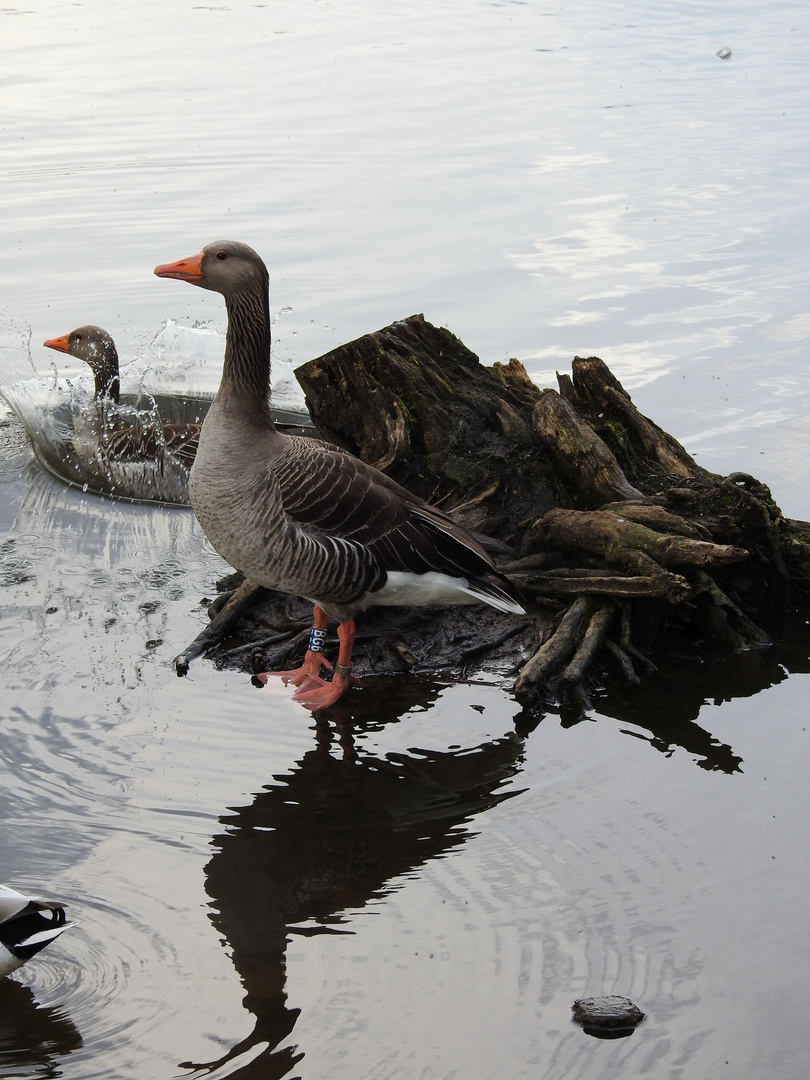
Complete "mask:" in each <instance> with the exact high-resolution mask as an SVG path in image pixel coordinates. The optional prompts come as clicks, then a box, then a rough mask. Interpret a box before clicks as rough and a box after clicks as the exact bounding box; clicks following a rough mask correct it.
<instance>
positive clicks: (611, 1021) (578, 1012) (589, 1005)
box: [571, 994, 644, 1039]
mask: <svg viewBox="0 0 810 1080" xmlns="http://www.w3.org/2000/svg"><path fill="white" fill-rule="evenodd" d="M571 1007H572V1009H573V1012H574V1020H576V1021H577V1023H579V1024H582V1027H583V1030H584V1031H585V1032H586V1034H588V1035H594V1036H595V1037H596V1038H598V1039H623V1038H625V1037H626V1036H627V1035H630V1034H632V1032H633V1030H634V1028H636V1027H637V1026H638V1025H639V1024H640V1023H641V1021H642V1020H643V1019H644V1013H643V1012H642V1011H641V1009H639V1007H638V1005H636V1004H634V1003H633V1002H632V1001H631V1000H630V998H626V997H621V996H619V995H618V994H605V995H603V996H602V997H593V998H580V999H579V1000H577V1001H575V1002H574V1004H573V1005H572V1006H571Z"/></svg>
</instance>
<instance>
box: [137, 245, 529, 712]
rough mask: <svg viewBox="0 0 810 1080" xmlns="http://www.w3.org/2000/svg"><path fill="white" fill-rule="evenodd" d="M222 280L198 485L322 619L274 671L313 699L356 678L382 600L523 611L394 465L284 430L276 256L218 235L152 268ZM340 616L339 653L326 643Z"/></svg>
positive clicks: (230, 540)
mask: <svg viewBox="0 0 810 1080" xmlns="http://www.w3.org/2000/svg"><path fill="white" fill-rule="evenodd" d="M155 273H156V274H157V276H158V277H163V278H175V279H177V280H179V281H187V282H189V284H191V285H198V286H199V287H200V288H203V289H210V290H212V291H214V292H219V293H221V294H222V296H223V297H224V298H225V307H226V310H227V315H228V330H227V335H226V340H225V360H224V366H223V372H222V381H221V383H220V386H219V390H218V392H217V395H216V397H215V398H214V402H213V404H212V406H211V409H210V411H209V412H208V414H207V416H206V418H205V420H204V422H203V426H202V431H201V433H200V443H199V450H198V451H197V457H196V460H195V462H194V467H193V469H192V471H191V477H190V479H189V495H190V499H191V505H192V507H193V509H194V513H195V514H196V516H197V518H198V520H199V522H200V525H201V526H202V528H203V531H204V533H205V535H206V536H207V537H208V539H209V541H210V542H211V544H212V545H213V546H214V548H215V549H216V550H217V551H218V552H219V553H220V555H222V557H223V558H224V559H225V560H226V561H227V562H229V563H230V564H231V566H233V567H234V568H236V569H237V570H241V571H242V573H243V574H244V575H245V576H246V577H247V578H249V579H250V580H251V581H254V582H256V583H258V584H260V585H265V586H266V587H268V588H270V589H276V590H278V591H281V592H286V593H292V594H294V595H297V596H302V597H305V598H307V599H309V600H310V601H311V602H312V603H313V604H314V605H315V610H314V626H313V630H312V635H311V637H310V644H309V648H308V649H307V652H306V655H305V657H304V662H303V664H302V666H301V667H300V668H297V669H296V670H294V671H285V672H276V673H274V674H279V675H281V676H282V677H283V678H284V679H285V681H287V682H292V683H293V684H294V685H295V686H296V688H297V689H296V692H295V694H294V697H295V699H296V700H297V701H299V702H301V703H302V704H303V705H305V706H306V707H307V708H310V709H320V708H325V707H327V706H329V705H331V704H333V703H334V702H335V701H337V700H338V698H339V697H340V696H341V695H342V694H343V693H344V692H345V691H346V690H347V688H348V687H349V686H350V684H351V681H352V676H351V657H352V646H353V643H354V636H355V624H354V618H355V616H356V615H357V614H358V613H359V612H362V611H363V610H365V609H366V608H369V607H372V606H375V605H380V604H384V605H402V606H423V605H447V604H479V603H483V604H489V605H490V606H491V607H494V608H497V609H498V610H500V611H503V612H508V613H514V614H520V615H522V614H525V612H524V609H523V607H522V606H521V604H520V603H519V602H518V600H517V599H516V597H515V596H514V595H513V593H512V591H511V588H510V586H509V583H508V582H506V581H505V579H501V582H500V583H499V582H497V581H494V580H492V575H493V573H496V572H495V568H494V565H493V562H492V559H491V557H490V555H489V554H488V553H487V552H486V551H485V550H484V548H483V547H482V545H481V543H480V542H479V540H478V539H477V538H476V537H474V536H473V535H472V534H471V533H470V532H468V531H467V530H466V529H463V528H462V527H461V526H459V525H456V524H455V523H454V522H453V521H452V519H451V518H450V517H448V515H447V514H445V513H444V512H443V511H442V510H439V509H438V508H437V507H434V506H430V505H428V504H427V503H425V502H424V501H423V500H422V499H420V498H418V497H417V496H416V495H413V494H412V493H411V492H409V491H407V490H406V489H405V488H403V487H401V486H400V485H399V484H397V483H395V482H394V481H393V480H391V479H390V478H389V477H388V476H386V475H385V473H382V472H380V471H379V470H378V469H375V468H372V467H371V466H370V465H366V464H365V463H364V462H363V461H360V460H359V459H358V458H356V457H354V456H353V455H352V454H349V453H347V452H346V451H344V450H341V449H339V448H338V447H336V446H333V445H331V444H329V443H326V442H322V441H320V440H317V439H312V438H307V437H303V436H295V435H287V434H284V433H283V432H280V431H278V430H277V429H276V427H275V425H274V423H273V418H272V415H271V412H270V299H269V276H268V273H267V267H266V266H265V264H264V262H263V261H262V259H261V258H260V257H259V255H257V253H256V252H255V251H254V250H253V249H252V248H250V247H248V246H247V245H246V244H240V243H236V242H235V241H230V240H228V241H220V242H217V243H214V244H208V245H207V246H206V247H204V248H203V250H202V251H201V252H199V253H198V254H197V255H192V256H190V257H189V258H186V259H180V260H178V261H177V262H173V263H165V264H163V265H161V266H158V267H156V269H155ZM330 618H332V619H335V620H337V622H338V639H339V642H340V645H339V651H338V661H337V665H336V666H335V668H334V672H333V675H332V680H331V682H327V681H325V680H324V679H323V678H322V677H321V674H320V672H321V670H322V669H323V668H326V669H328V670H331V669H332V665H331V664H330V663H329V661H328V660H327V659H326V657H325V656H324V654H323V641H324V639H325V637H326V628H327V624H328V621H329V619H330Z"/></svg>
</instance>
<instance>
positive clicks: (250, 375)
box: [222, 292, 270, 412]
mask: <svg viewBox="0 0 810 1080" xmlns="http://www.w3.org/2000/svg"><path fill="white" fill-rule="evenodd" d="M226 308H227V312H228V332H227V336H226V338H225V364H224V368H223V379H222V381H223V384H224V385H225V386H227V387H228V389H229V390H230V391H231V393H233V394H237V395H238V396H239V397H241V398H243V399H250V400H252V401H254V402H255V403H256V405H257V406H258V407H260V408H262V407H264V408H266V409H267V411H268V412H269V399H270V301H269V298H268V296H267V295H264V296H262V295H261V294H260V293H258V292H247V293H240V294H239V295H236V296H229V297H226Z"/></svg>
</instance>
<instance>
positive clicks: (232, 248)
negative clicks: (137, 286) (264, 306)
mask: <svg viewBox="0 0 810 1080" xmlns="http://www.w3.org/2000/svg"><path fill="white" fill-rule="evenodd" d="M155 274H156V275H157V276H158V277H163V278H175V279H176V280H178V281H187V282H188V283H189V284H190V285H199V286H200V288H201V289H210V290H211V291H212V292H218V293H221V294H222V295H223V296H224V297H225V298H226V300H227V299H229V298H231V297H234V296H238V295H240V294H246V293H253V292H256V291H257V290H261V291H263V292H264V291H266V290H267V285H268V273H267V267H266V266H265V265H264V262H263V260H262V258H261V256H260V255H258V254H257V253H256V252H255V251H254V250H253V248H252V247H248V245H247V244H240V243H239V242H238V241H236V240H218V241H216V242H215V243H213V244H206V246H205V247H204V248H203V249H202V251H200V252H198V253H197V254H196V255H189V256H188V257H187V258H185V259H178V260H177V262H173V263H163V264H161V265H160V266H156V267H155Z"/></svg>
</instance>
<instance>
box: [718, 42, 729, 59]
mask: <svg viewBox="0 0 810 1080" xmlns="http://www.w3.org/2000/svg"><path fill="white" fill-rule="evenodd" d="M717 55H718V56H719V57H720V59H721V60H728V59H729V58H730V56H731V49H728V48H726V46H725V45H724V46H723V48H722V49H718V50H717Z"/></svg>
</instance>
